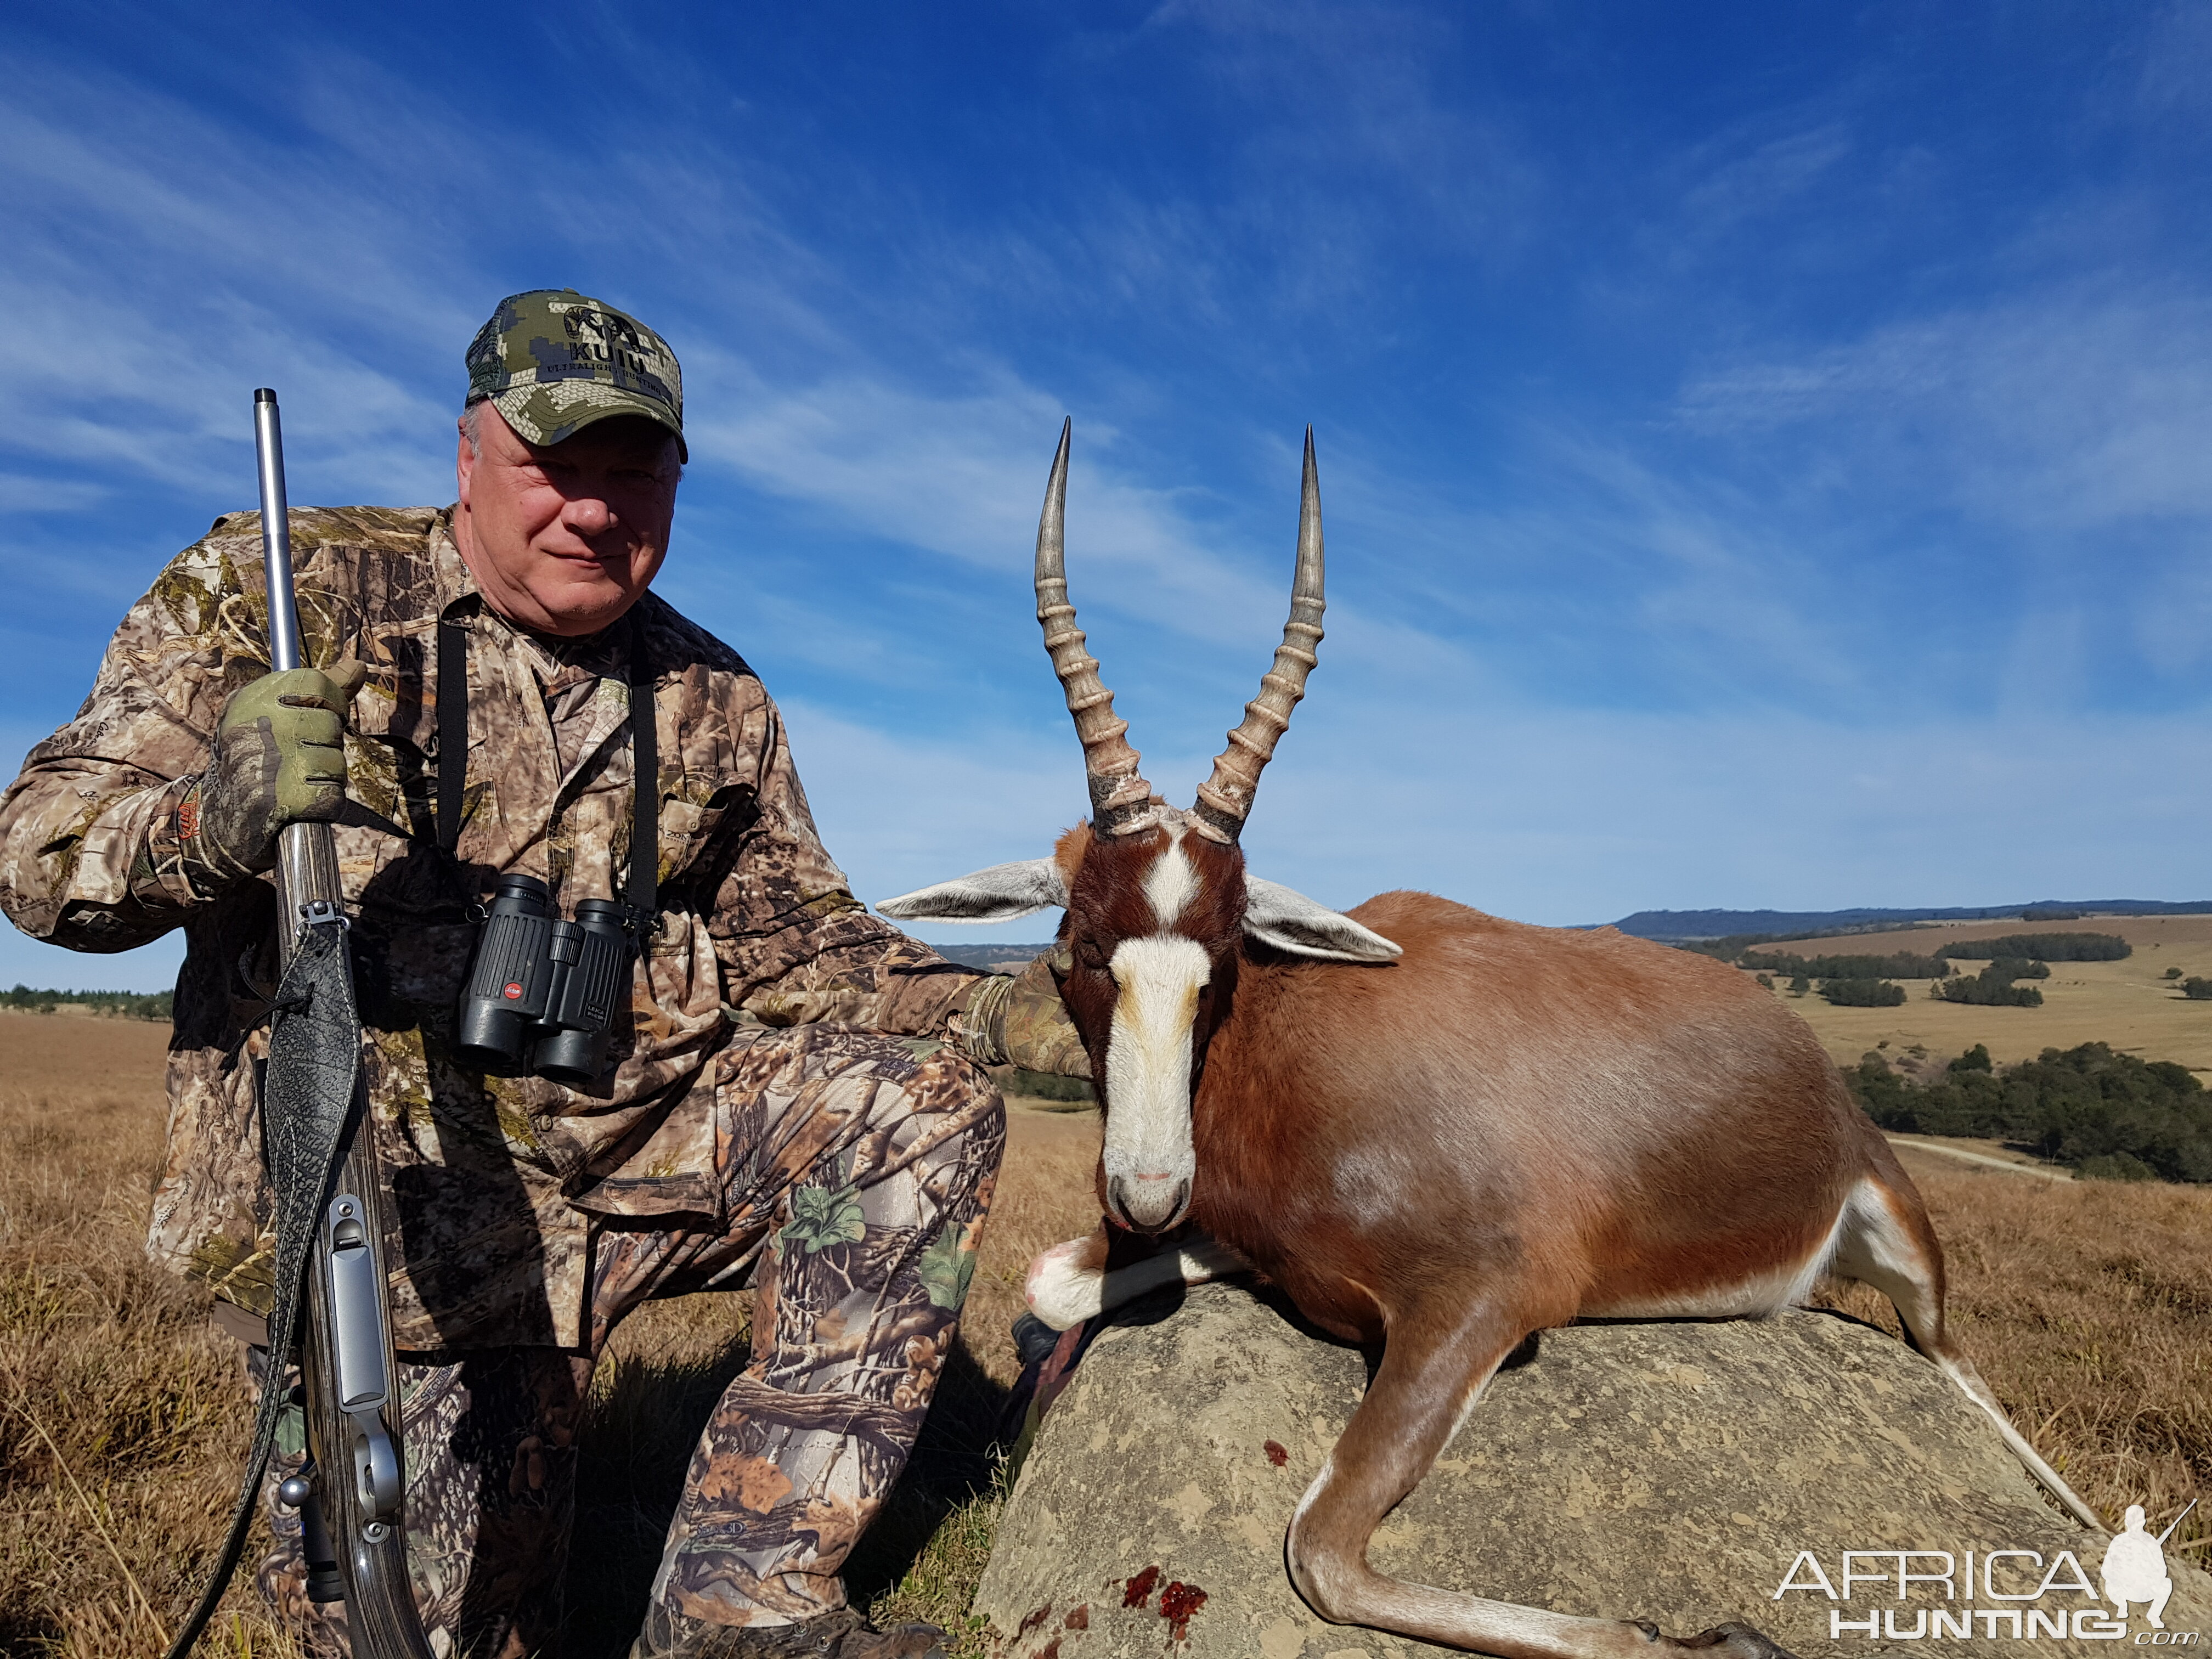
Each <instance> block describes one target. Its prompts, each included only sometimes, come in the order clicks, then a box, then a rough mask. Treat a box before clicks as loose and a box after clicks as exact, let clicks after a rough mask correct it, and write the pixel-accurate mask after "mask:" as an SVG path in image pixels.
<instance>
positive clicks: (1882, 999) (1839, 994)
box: [1820, 979, 1905, 1008]
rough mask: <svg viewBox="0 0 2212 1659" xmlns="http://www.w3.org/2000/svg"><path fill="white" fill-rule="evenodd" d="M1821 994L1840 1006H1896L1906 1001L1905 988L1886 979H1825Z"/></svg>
mask: <svg viewBox="0 0 2212 1659" xmlns="http://www.w3.org/2000/svg"><path fill="white" fill-rule="evenodd" d="M1820 994H1821V996H1822V997H1824V998H1826V1000H1828V1001H1830V1002H1832V1003H1833V1004H1835V1006H1837V1007H1838V1008H1895V1007H1899V1006H1902V1004H1903V1003H1904V1001H1905V987H1903V986H1902V985H1892V984H1891V983H1890V982H1889V981H1887V980H1886V979H1824V980H1822V981H1820Z"/></svg>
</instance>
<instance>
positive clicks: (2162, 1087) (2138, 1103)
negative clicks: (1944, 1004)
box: [1843, 1042, 2212, 1182]
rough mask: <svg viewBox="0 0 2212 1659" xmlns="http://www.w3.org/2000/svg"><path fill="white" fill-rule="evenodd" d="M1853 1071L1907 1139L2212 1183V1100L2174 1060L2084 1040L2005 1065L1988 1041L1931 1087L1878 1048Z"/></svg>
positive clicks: (1859, 1093) (1870, 1100)
mask: <svg viewBox="0 0 2212 1659" xmlns="http://www.w3.org/2000/svg"><path fill="white" fill-rule="evenodd" d="M1843 1076H1844V1085H1845V1086H1846V1087H1847V1088H1849V1089H1850V1091H1851V1095H1852V1097H1853V1098H1855V1099H1856V1100H1857V1102H1858V1103H1859V1105H1860V1107H1861V1108H1862V1109H1863V1110H1864V1111H1865V1113H1866V1115H1868V1116H1869V1117H1870V1118H1872V1119H1873V1120H1874V1121H1875V1123H1877V1124H1878V1125H1880V1126H1881V1127H1883V1128H1885V1129H1893V1130H1896V1131H1898V1132H1899V1133H1903V1134H1930V1135H1969V1136H1974V1137H1977V1138H1980V1139H1999V1140H2004V1141H2008V1142H2009V1143H2011V1144H2012V1145H2014V1146H2018V1147H2021V1149H2022V1150H2024V1151H2027V1152H2034V1153H2037V1154H2039V1156H2041V1157H2044V1158H2050V1159H2052V1160H2053V1161H2055V1162H2057V1163H2059V1164H2064V1165H2066V1166H2067V1167H2068V1168H2069V1169H2071V1170H2075V1172H2076V1173H2077V1174H2080V1175H2083V1176H2093V1177H2099V1178H2102V1179H2105V1180H2112V1181H2141V1180H2146V1179H2148V1178H2150V1177H2153V1176H2156V1177H2158V1178H2159V1179H2161V1180H2165V1181H2186V1182H2212V1095H2208V1094H2207V1093H2206V1091H2205V1089H2204V1085H2203V1084H2202V1083H2200V1082H2199V1081H2198V1080H2197V1078H2196V1076H2195V1075H2194V1074H2193V1073H2191V1071H2190V1070H2189V1068H2188V1067H2187V1066H2179V1065H2176V1064H2175V1063H2173V1062H2172V1061H2171V1060H2138V1059H2137V1058H2136V1056H2135V1055H2133V1054H2116V1053H2114V1052H2113V1050H2112V1047H2111V1046H2110V1045H2109V1044H2107V1043H2102V1042H2085V1043H2083V1044H2081V1047H2079V1048H2068V1049H2065V1050H2063V1051H2061V1050H2059V1049H2057V1048H2045V1050H2044V1051H2043V1052H2042V1053H2041V1054H2039V1055H2037V1056H2036V1058H2034V1059H2033V1060H2023V1061H2022V1062H2021V1063H2020V1064H2019V1065H2017V1066H2005V1067H2004V1068H2002V1070H2000V1069H1998V1068H1997V1067H1996V1066H1993V1065H1991V1064H1990V1051H1989V1048H1988V1046H1987V1045H1986V1044H1984V1043H1976V1044H1975V1045H1974V1046H1973V1047H1972V1048H1969V1049H1967V1050H1966V1053H1965V1054H1961V1055H1960V1056H1959V1058H1958V1059H1956V1060H1953V1061H1952V1062H1951V1063H1950V1065H1949V1066H1948V1067H1946V1068H1945V1071H1944V1073H1943V1075H1942V1077H1941V1078H1939V1079H1936V1081H1934V1082H1932V1083H1921V1082H1918V1081H1916V1080H1915V1079H1911V1078H1909V1077H1904V1076H1900V1075H1899V1073H1896V1072H1894V1071H1893V1070H1892V1069H1891V1068H1890V1065H1889V1062H1888V1061H1887V1060H1885V1059H1884V1058H1883V1057H1882V1056H1881V1054H1878V1053H1875V1054H1868V1055H1867V1056H1866V1057H1865V1058H1864V1059H1863V1060H1861V1061H1860V1062H1859V1063H1858V1064H1857V1066H1845V1067H1844V1068H1843Z"/></svg>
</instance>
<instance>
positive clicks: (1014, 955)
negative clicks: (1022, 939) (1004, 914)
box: [933, 939, 1052, 974]
mask: <svg viewBox="0 0 2212 1659" xmlns="http://www.w3.org/2000/svg"><path fill="white" fill-rule="evenodd" d="M933 948H934V949H935V950H936V951H937V954H938V955H939V956H940V957H944V958H945V960H946V961H947V962H957V963H959V964H960V965H961V966H962V967H963V968H981V969H983V970H984V971H985V972H987V973H993V974H1018V973H1019V972H1021V970H1022V969H1024V968H1026V967H1028V966H1029V964H1030V957H1036V956H1042V954H1043V953H1044V952H1045V951H1049V950H1051V949H1052V941H1051V940H1050V939H1047V940H1046V941H1045V942H1044V943H1043V944H1042V945H937V946H935V947H933Z"/></svg>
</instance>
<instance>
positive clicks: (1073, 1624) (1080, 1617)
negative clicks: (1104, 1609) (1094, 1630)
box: [1060, 1601, 1091, 1630]
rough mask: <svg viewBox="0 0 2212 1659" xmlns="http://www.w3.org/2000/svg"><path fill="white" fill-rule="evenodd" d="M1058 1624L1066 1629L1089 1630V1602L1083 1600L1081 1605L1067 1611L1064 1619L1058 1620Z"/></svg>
mask: <svg viewBox="0 0 2212 1659" xmlns="http://www.w3.org/2000/svg"><path fill="white" fill-rule="evenodd" d="M1060 1625H1061V1627H1062V1628H1063V1629H1066V1630H1089V1629H1090V1628H1091V1603H1090V1602H1088V1601H1085V1603H1084V1604H1083V1605H1082V1606H1081V1607H1077V1608H1075V1609H1073V1611H1072V1612H1070V1613H1068V1615H1067V1617H1066V1619H1064V1620H1061V1621H1060Z"/></svg>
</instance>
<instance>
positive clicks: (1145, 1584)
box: [1121, 1567, 1160, 1607]
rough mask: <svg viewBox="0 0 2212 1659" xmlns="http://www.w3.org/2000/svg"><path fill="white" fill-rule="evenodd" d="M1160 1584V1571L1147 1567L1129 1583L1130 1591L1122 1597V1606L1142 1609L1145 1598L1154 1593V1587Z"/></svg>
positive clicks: (1156, 1568)
mask: <svg viewBox="0 0 2212 1659" xmlns="http://www.w3.org/2000/svg"><path fill="white" fill-rule="evenodd" d="M1159 1582H1160V1570H1159V1569H1158V1567H1146V1569H1145V1570H1144V1571H1142V1572H1140V1573H1139V1574H1138V1575H1137V1576H1136V1577H1134V1578H1132V1579H1131V1580H1130V1581H1129V1588H1128V1590H1127V1593H1126V1594H1125V1595H1123V1596H1122V1597H1121V1605H1122V1606H1123V1607H1142V1606H1144V1605H1145V1598H1146V1597H1147V1596H1149V1595H1151V1594H1152V1586H1153V1585H1155V1584H1157V1583H1159Z"/></svg>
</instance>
